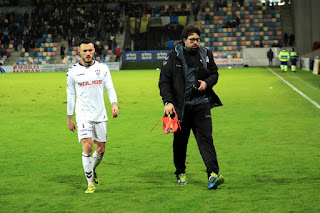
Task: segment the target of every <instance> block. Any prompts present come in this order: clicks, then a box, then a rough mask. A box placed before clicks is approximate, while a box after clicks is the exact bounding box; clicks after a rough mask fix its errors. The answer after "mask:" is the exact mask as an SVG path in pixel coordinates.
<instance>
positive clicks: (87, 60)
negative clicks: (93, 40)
mask: <svg viewBox="0 0 320 213" xmlns="http://www.w3.org/2000/svg"><path fill="white" fill-rule="evenodd" d="M92 60H93V57H91V56H88V57H85V58H84V59H83V62H84V63H85V65H87V66H89V65H91V64H92Z"/></svg>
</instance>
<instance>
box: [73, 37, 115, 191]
mask: <svg viewBox="0 0 320 213" xmlns="http://www.w3.org/2000/svg"><path fill="white" fill-rule="evenodd" d="M78 52H79V55H80V56H81V59H80V62H79V63H76V64H75V65H73V66H72V67H71V68H69V70H68V74H67V95H68V102H67V116H68V117H67V126H68V128H69V129H70V130H71V131H72V132H75V131H76V126H75V123H74V122H73V120H72V117H73V113H74V109H75V113H76V123H77V132H78V139H79V142H81V143H82V165H83V168H84V172H85V176H86V178H87V181H88V189H87V190H86V191H85V192H86V193H94V191H95V185H98V184H99V180H98V177H97V173H96V168H97V166H98V165H99V163H100V162H101V161H102V159H103V156H104V152H105V142H106V141H107V125H106V121H107V120H108V118H107V112H106V108H105V103H104V95H103V93H104V88H105V89H106V91H107V94H108V97H109V100H110V103H111V105H112V115H113V117H114V118H115V117H117V116H118V114H119V109H118V104H117V103H118V101H117V94H116V91H115V89H114V87H113V83H112V79H111V74H110V70H109V68H108V66H107V65H105V64H102V63H99V62H98V61H95V60H94V59H93V57H94V53H95V48H94V44H93V42H92V41H91V40H90V39H84V40H83V41H81V42H80V43H79V50H78ZM76 99H77V101H76ZM93 143H94V147H95V151H94V153H93V154H92V145H93Z"/></svg>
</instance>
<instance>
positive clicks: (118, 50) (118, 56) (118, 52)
mask: <svg viewBox="0 0 320 213" xmlns="http://www.w3.org/2000/svg"><path fill="white" fill-rule="evenodd" d="M116 56H117V57H116V61H119V60H120V56H121V51H120V48H119V47H118V48H117V52H116Z"/></svg>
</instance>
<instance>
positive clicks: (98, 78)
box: [67, 61, 118, 122]
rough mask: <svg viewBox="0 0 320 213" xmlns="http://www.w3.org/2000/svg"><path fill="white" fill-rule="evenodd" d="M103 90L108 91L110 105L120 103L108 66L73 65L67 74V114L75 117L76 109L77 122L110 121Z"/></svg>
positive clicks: (96, 64) (97, 63) (95, 64)
mask: <svg viewBox="0 0 320 213" xmlns="http://www.w3.org/2000/svg"><path fill="white" fill-rule="evenodd" d="M103 88H105V89H106V91H107V94H108V97H109V100H110V103H111V104H112V103H118V101H117V94H116V91H115V90H114V87H113V83H112V79H111V75H110V70H109V67H108V66H107V65H105V64H102V63H99V62H98V61H95V62H94V64H93V65H91V66H83V65H81V64H80V63H76V64H75V65H73V66H72V67H71V68H69V70H68V74H67V94H68V102H67V114H68V115H73V112H74V108H75V112H76V120H77V121H94V122H101V121H106V120H108V117H107V112H106V108H105V103H104V96H103ZM76 100H77V101H76Z"/></svg>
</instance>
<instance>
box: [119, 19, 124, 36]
mask: <svg viewBox="0 0 320 213" xmlns="http://www.w3.org/2000/svg"><path fill="white" fill-rule="evenodd" d="M123 29H124V25H123V21H122V19H120V20H119V32H120V34H121V35H122V33H123Z"/></svg>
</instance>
